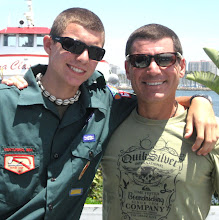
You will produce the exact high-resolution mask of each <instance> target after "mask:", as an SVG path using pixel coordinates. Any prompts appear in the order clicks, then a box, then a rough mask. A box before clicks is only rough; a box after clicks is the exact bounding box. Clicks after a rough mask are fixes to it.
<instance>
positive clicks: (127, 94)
mask: <svg viewBox="0 0 219 220" xmlns="http://www.w3.org/2000/svg"><path fill="white" fill-rule="evenodd" d="M119 93H120V95H121V96H122V97H126V98H131V97H132V96H131V94H130V93H128V92H125V91H122V90H119Z"/></svg>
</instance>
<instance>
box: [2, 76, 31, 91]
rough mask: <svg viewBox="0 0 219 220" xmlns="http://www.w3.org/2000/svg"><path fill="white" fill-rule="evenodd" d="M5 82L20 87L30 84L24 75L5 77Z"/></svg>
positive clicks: (3, 81)
mask: <svg viewBox="0 0 219 220" xmlns="http://www.w3.org/2000/svg"><path fill="white" fill-rule="evenodd" d="M2 83H3V84H6V85H8V86H13V85H14V86H16V87H17V88H18V89H24V88H26V87H27V86H28V83H27V81H26V80H25V79H24V78H23V77H22V76H12V77H10V78H9V79H3V80H2Z"/></svg>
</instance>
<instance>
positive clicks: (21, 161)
mask: <svg viewBox="0 0 219 220" xmlns="http://www.w3.org/2000/svg"><path fill="white" fill-rule="evenodd" d="M4 168H5V169H6V170H9V171H11V172H14V173H16V174H23V173H26V172H28V171H30V170H33V169H34V168H35V161H34V155H24V154H5V157H4Z"/></svg>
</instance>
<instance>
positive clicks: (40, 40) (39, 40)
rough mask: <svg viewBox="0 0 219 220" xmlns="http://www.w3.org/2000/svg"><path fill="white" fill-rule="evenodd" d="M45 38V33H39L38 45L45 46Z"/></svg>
mask: <svg viewBox="0 0 219 220" xmlns="http://www.w3.org/2000/svg"><path fill="white" fill-rule="evenodd" d="M43 38H44V35H42V34H37V47H43Z"/></svg>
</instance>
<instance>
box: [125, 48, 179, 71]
mask: <svg viewBox="0 0 219 220" xmlns="http://www.w3.org/2000/svg"><path fill="white" fill-rule="evenodd" d="M177 57H178V58H180V59H182V55H181V54H180V53H179V52H176V53H159V54H155V55H147V54H130V55H127V56H126V60H127V61H129V62H130V63H131V65H132V66H133V67H136V68H146V67H149V66H150V64H151V60H152V58H154V60H155V62H156V63H157V65H158V66H160V67H168V66H171V65H173V64H175V63H176V60H177Z"/></svg>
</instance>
